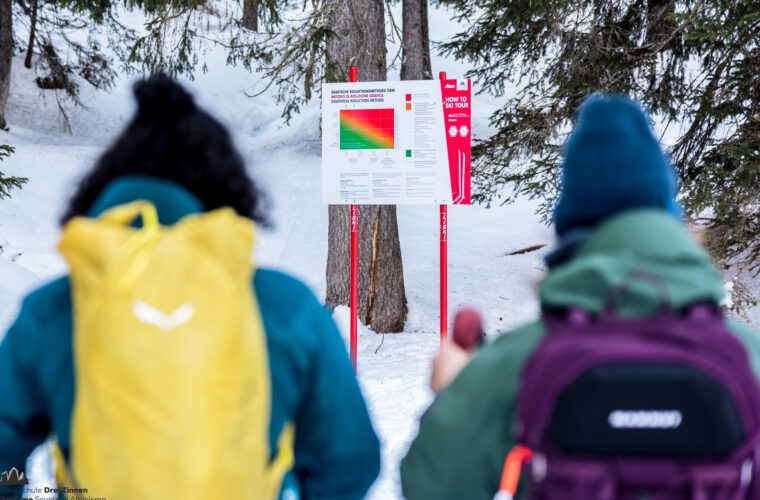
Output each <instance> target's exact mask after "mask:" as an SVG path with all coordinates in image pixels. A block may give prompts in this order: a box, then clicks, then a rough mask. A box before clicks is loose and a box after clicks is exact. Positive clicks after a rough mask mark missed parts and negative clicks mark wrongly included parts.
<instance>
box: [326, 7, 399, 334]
mask: <svg viewBox="0 0 760 500" xmlns="http://www.w3.org/2000/svg"><path fill="white" fill-rule="evenodd" d="M330 1H331V2H332V5H330V7H331V8H332V15H331V17H330V21H329V28H330V29H331V30H332V31H333V32H334V33H335V36H333V37H331V38H330V39H329V40H328V42H327V76H328V80H330V81H333V82H340V81H343V82H345V81H348V79H349V67H350V66H357V68H358V71H359V79H360V80H363V81H383V80H385V79H386V76H387V75H386V60H385V55H386V50H385V12H384V10H383V9H384V3H383V2H382V1H380V0H330ZM328 211H329V218H330V222H329V230H328V252H327V304H328V306H330V307H335V306H337V305H341V304H348V303H349V296H350V281H349V278H350V267H349V266H350V262H351V260H350V258H351V257H350V256H351V245H350V242H351V233H350V217H351V214H350V208H349V207H348V206H343V205H331V206H330V207H329V209H328ZM357 306H358V311H359V319H360V320H361V321H362V322H363V323H364V324H366V325H368V326H371V327H372V329H374V330H375V331H376V332H381V333H388V332H400V331H402V330H403V329H404V323H405V322H406V313H407V306H406V292H405V290H404V271H403V266H402V262H401V245H400V242H399V237H398V224H397V221H396V207H395V206H393V205H363V206H360V207H359V303H358V304H357Z"/></svg>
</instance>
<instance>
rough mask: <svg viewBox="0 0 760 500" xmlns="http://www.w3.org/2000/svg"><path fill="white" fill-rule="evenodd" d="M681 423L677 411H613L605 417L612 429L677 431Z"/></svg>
mask: <svg viewBox="0 0 760 500" xmlns="http://www.w3.org/2000/svg"><path fill="white" fill-rule="evenodd" d="M682 421H683V414H682V413H681V412H680V411H678V410H614V411H612V412H611V413H610V415H609V417H607V422H608V423H609V424H610V427H612V428H613V429H677V428H678V427H680V426H681V422H682Z"/></svg>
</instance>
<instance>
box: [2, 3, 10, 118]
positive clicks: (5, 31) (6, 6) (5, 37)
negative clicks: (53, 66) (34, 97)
mask: <svg viewBox="0 0 760 500" xmlns="http://www.w3.org/2000/svg"><path fill="white" fill-rule="evenodd" d="M12 62H13V0H0V129H4V128H5V125H6V123H5V105H6V104H7V103H8V93H9V92H10V89H11V63H12Z"/></svg>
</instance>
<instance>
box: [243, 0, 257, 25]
mask: <svg viewBox="0 0 760 500" xmlns="http://www.w3.org/2000/svg"><path fill="white" fill-rule="evenodd" d="M243 27H244V28H246V29H249V30H251V31H258V30H259V0H243Z"/></svg>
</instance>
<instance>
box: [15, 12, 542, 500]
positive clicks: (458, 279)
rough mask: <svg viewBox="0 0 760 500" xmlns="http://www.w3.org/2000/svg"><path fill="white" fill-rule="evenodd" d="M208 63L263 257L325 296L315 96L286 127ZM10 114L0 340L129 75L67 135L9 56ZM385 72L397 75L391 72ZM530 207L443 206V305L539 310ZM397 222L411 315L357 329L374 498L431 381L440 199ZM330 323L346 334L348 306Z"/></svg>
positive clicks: (54, 272)
mask: <svg viewBox="0 0 760 500" xmlns="http://www.w3.org/2000/svg"><path fill="white" fill-rule="evenodd" d="M430 26H431V38H432V39H433V40H442V39H444V38H445V37H448V36H449V35H450V34H452V33H453V32H454V31H455V30H456V28H457V26H456V25H454V24H453V23H452V22H451V21H449V16H448V14H447V13H446V11H444V10H432V11H431V22H430ZM207 63H208V67H209V70H208V72H207V73H206V74H202V75H198V77H197V79H196V80H195V81H194V82H191V83H188V85H189V87H190V88H191V90H192V92H193V93H194V94H195V95H196V96H197V98H198V100H199V102H200V103H201V105H203V106H205V107H207V108H208V109H209V110H210V111H211V112H212V113H213V114H214V115H215V116H216V117H218V118H219V119H220V120H221V121H222V122H224V123H225V124H226V125H228V126H229V127H230V129H231V130H232V131H233V133H234V135H235V139H236V142H237V144H238V146H239V147H240V149H241V151H242V152H243V154H244V156H245V157H246V158H247V160H248V161H249V163H250V165H251V171H252V173H253V175H254V176H255V178H256V179H257V180H258V181H259V183H260V184H261V185H262V186H263V187H264V189H265V190H266V192H267V193H268V194H269V196H270V199H271V204H272V206H271V214H272V219H273V220H274V222H275V228H274V229H273V230H272V231H269V232H264V233H262V234H261V237H260V240H259V242H258V251H257V255H258V260H259V265H260V266H266V267H274V268H278V269H282V270H285V271H287V272H289V273H291V274H293V275H295V276H297V277H299V278H300V279H302V280H303V281H305V282H306V283H307V284H308V285H309V286H311V287H312V289H313V290H314V291H315V293H316V294H317V295H318V296H319V297H321V298H324V294H325V283H324V273H325V263H326V253H327V207H325V206H323V205H322V203H321V199H320V192H321V191H320V142H319V126H318V125H319V113H320V108H319V102H318V101H314V102H313V103H312V104H311V105H310V106H308V107H307V108H306V109H305V110H304V111H303V112H302V113H301V115H299V116H297V117H295V119H294V120H293V122H292V123H291V124H290V126H285V125H284V124H283V123H282V121H281V119H280V113H281V110H280V109H279V108H278V107H277V106H276V105H275V103H274V99H273V97H272V95H271V94H269V95H264V96H261V97H259V98H255V99H251V98H248V97H246V96H245V95H244V94H243V91H244V90H248V89H250V88H251V86H252V84H253V83H254V82H255V79H256V76H255V75H251V74H250V73H248V72H247V71H245V70H243V69H236V68H229V67H227V66H226V65H225V64H224V54H223V53H221V52H220V51H216V50H211V51H210V52H209V53H208V54H207ZM466 69H467V68H466V66H464V65H463V64H462V63H459V62H455V61H451V60H442V59H440V58H438V57H434V58H433V70H434V72H436V74H437V72H438V71H446V72H447V73H448V74H449V76H450V77H456V76H461V75H462V74H463V73H464V72H465V70H466ZM13 72H14V77H13V83H12V88H11V98H10V101H9V104H8V111H7V118H8V122H9V126H10V132H0V143H7V144H10V145H12V146H14V147H15V148H16V152H15V154H14V155H13V156H12V157H11V158H9V159H8V160H6V161H4V162H2V163H0V170H2V171H3V172H5V173H7V174H11V175H23V176H26V177H29V179H30V180H29V183H28V184H27V185H26V186H25V187H24V188H23V189H22V190H20V191H15V192H14V194H13V198H12V199H10V200H4V201H0V336H1V335H2V333H1V332H4V331H5V328H6V327H7V326H8V325H9V323H10V321H12V319H13V318H14V317H15V314H16V311H17V307H18V304H19V301H20V299H21V298H22V297H23V296H24V294H25V293H26V292H27V291H29V290H30V289H32V288H33V287H35V286H37V285H39V284H41V283H43V282H45V281H47V280H50V279H51V278H54V277H56V276H59V275H61V274H63V273H64V272H65V269H66V268H65V264H64V262H63V261H62V259H61V258H60V257H59V256H58V255H57V254H56V250H55V248H56V244H57V240H58V237H59V231H58V223H57V221H58V218H59V216H60V215H61V213H62V210H63V207H64V205H65V203H66V200H67V197H68V196H69V195H70V194H71V192H72V189H73V187H74V185H75V183H76V181H77V179H78V178H79V177H80V176H81V175H82V174H83V172H85V171H86V169H87V168H89V167H90V166H91V165H92V164H93V161H94V159H95V158H96V157H97V155H98V154H99V152H100V151H101V150H102V149H103V148H104V147H105V146H106V145H107V144H108V143H109V141H110V140H111V139H112V138H113V136H114V135H115V134H116V133H117V132H118V131H119V130H120V129H121V127H122V126H123V125H124V123H125V121H126V120H127V119H128V118H129V116H130V113H131V111H132V106H133V104H132V101H131V94H130V83H131V78H122V79H120V80H119V81H118V82H117V85H116V87H115V88H114V89H113V90H112V91H111V92H110V93H105V92H95V91H92V90H89V89H87V87H86V86H83V95H82V101H83V102H84V103H85V104H86V106H87V108H86V109H81V108H74V107H73V106H72V105H70V104H68V103H65V102H64V106H65V108H66V110H67V113H68V115H69V118H70V123H71V133H67V131H66V130H65V126H64V123H63V121H62V119H61V117H60V113H59V111H58V104H57V102H56V99H55V96H54V94H53V93H52V92H51V91H40V90H39V89H37V88H36V86H35V85H34V83H33V76H34V75H33V74H32V71H31V70H27V69H25V68H24V67H23V65H22V63H21V60H20V59H18V58H17V59H16V60H14V67H13ZM390 78H394V79H395V78H398V77H397V74H396V75H395V76H394V75H393V74H392V75H391V76H390ZM497 105H498V101H497V100H496V99H493V98H491V97H488V96H476V97H474V103H473V108H474V117H473V118H474V119H473V133H474V135H475V136H476V137H477V136H483V135H485V134H486V133H487V132H488V120H487V118H488V116H489V115H490V113H491V111H492V110H493V109H494V108H495V107H496V106H497ZM535 208H536V205H535V203H533V202H529V201H523V202H519V203H517V204H515V205H510V206H506V207H496V208H492V209H489V210H487V209H485V208H483V207H480V206H470V207H451V208H450V209H449V308H450V311H451V312H452V313H453V312H454V311H455V310H456V309H457V308H458V307H460V306H462V305H465V304H470V305H475V306H477V307H478V308H480V309H481V310H482V311H483V312H484V315H485V320H486V328H487V331H488V334H489V335H491V336H494V335H496V334H497V332H500V331H504V330H507V329H509V328H512V327H515V326H517V325H518V324H520V323H522V322H525V321H527V320H529V319H530V318H532V317H533V316H535V314H536V312H537V304H536V302H535V299H534V293H533V289H534V287H535V285H536V284H537V283H538V282H539V280H540V278H541V275H542V272H543V270H544V267H543V263H542V260H541V258H542V255H543V254H544V251H545V249H544V250H541V251H538V252H532V253H527V254H523V255H517V256H508V255H507V254H508V253H509V252H511V251H514V250H518V249H521V248H525V247H528V246H532V245H537V244H551V243H552V238H553V237H552V233H551V231H550V229H549V228H547V227H545V226H543V225H542V224H540V223H539V221H538V219H537V217H536V216H535V215H534V209H535ZM398 212H399V216H398V219H399V229H400V237H401V244H402V252H403V258H404V278H405V284H406V290H407V298H408V301H409V317H408V322H407V325H406V329H405V331H404V332H403V333H400V334H394V335H385V336H382V335H377V334H375V333H373V332H371V331H369V330H366V329H361V331H360V336H359V361H358V365H359V380H360V383H361V385H362V388H363V390H364V392H365V395H366V397H367V400H368V404H369V406H370V410H371V412H372V415H373V418H374V422H375V425H376V428H377V431H378V433H379V434H380V436H381V439H382V442H383V471H382V474H381V476H380V478H379V479H378V481H377V482H376V483H375V485H374V487H373V489H372V490H371V492H370V494H369V497H368V498H370V499H373V500H381V499H382V500H393V499H396V498H401V493H400V485H399V476H398V464H399V461H400V460H401V458H402V457H403V455H404V454H405V452H406V449H407V447H408V445H409V442H410V440H411V438H412V437H413V436H414V435H415V433H416V429H417V419H418V417H419V415H420V414H421V413H422V412H423V411H424V410H425V408H426V407H427V405H428V404H429V403H430V402H431V400H432V396H431V393H430V391H429V389H428V387H427V382H428V375H429V367H430V360H431V358H432V357H433V356H434V355H435V352H436V349H437V347H438V342H439V340H438V325H439V317H438V208H437V207H399V210H398ZM335 319H336V321H337V322H338V324H339V325H340V327H341V329H342V331H343V332H347V330H348V324H349V312H348V310H347V308H345V307H343V308H338V309H337V310H336V312H335ZM30 476H31V480H32V481H33V482H34V483H37V484H41V483H47V482H49V481H50V478H49V467H48V465H47V461H46V458H45V455H44V454H43V453H37V454H36V455H35V456H34V458H33V466H32V472H31V474H30Z"/></svg>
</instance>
